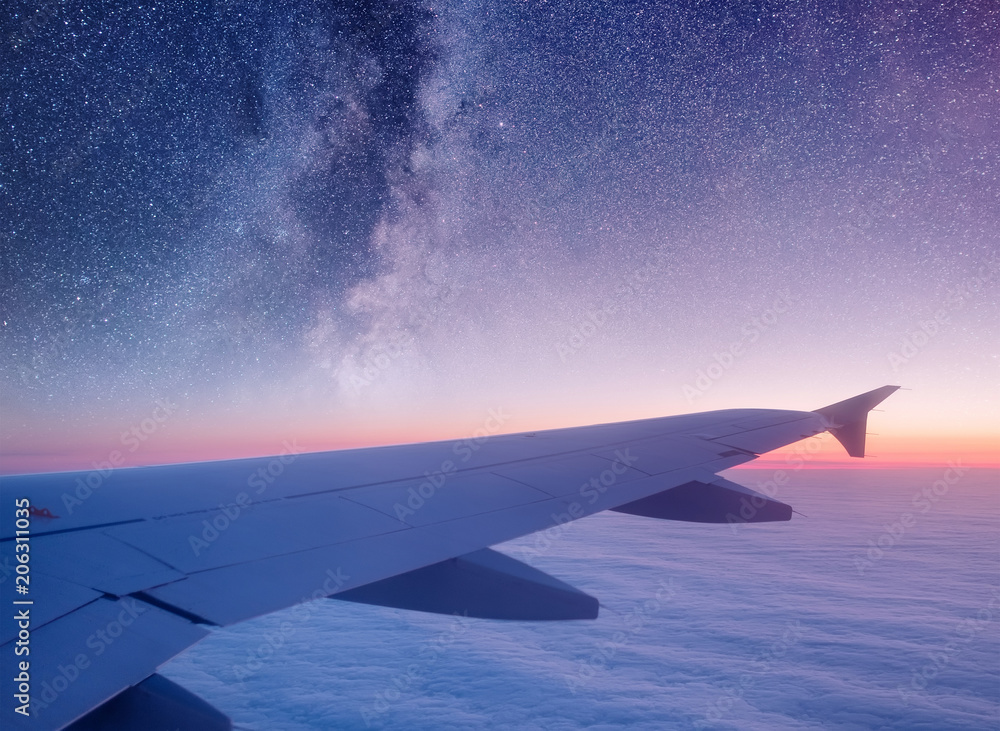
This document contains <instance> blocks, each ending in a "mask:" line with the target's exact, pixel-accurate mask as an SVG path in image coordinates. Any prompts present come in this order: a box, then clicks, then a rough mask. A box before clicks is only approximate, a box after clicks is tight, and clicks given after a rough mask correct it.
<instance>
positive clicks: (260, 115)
mask: <svg viewBox="0 0 1000 731" xmlns="http://www.w3.org/2000/svg"><path fill="white" fill-rule="evenodd" d="M11 8H12V10H10V11H9V12H7V13H5V14H4V15H5V17H4V18H3V19H2V21H0V23H2V27H0V30H2V33H0V63H2V73H0V85H2V86H3V92H4V93H3V95H2V106H0V125H2V129H3V134H2V135H0V232H2V233H0V236H2V238H0V245H2V250H0V471H3V472H24V471H32V472H37V471H51V470H57V469H71V468H76V469H81V468H83V469H88V468H90V466H91V465H92V464H94V463H95V461H100V460H105V459H107V457H108V455H109V454H110V453H111V452H112V451H113V450H122V447H123V445H126V444H127V445H128V446H129V449H126V450H124V451H125V456H126V461H127V464H129V465H133V464H149V463H158V462H168V461H189V460H196V459H212V458H222V457H237V456H249V455H255V454H275V453H279V452H281V451H283V450H284V449H287V448H288V446H287V445H289V444H292V445H294V446H295V448H296V449H299V450H318V449H332V448H339V447H350V446H360V445H366V444H377V443H391V442H412V441H422V440H426V439H433V438H450V437H460V436H467V435H468V434H470V433H472V432H473V431H474V430H476V429H478V428H482V427H483V425H484V424H485V423H487V422H488V420H489V416H490V410H491V409H492V410H494V412H496V410H501V412H502V413H503V414H504V419H503V420H502V422H503V423H502V425H501V427H500V428H501V430H502V431H520V430H531V429H540V428H548V427H558V426H571V425H575V424H587V423H596V422H604V421H616V420H622V419H634V418H644V417H651V416H660V415H666V414H672V413H686V412H691V411H703V410H710V409H716V408H731V407H742V406H748V407H773V408H795V409H813V408H818V407H820V406H823V405H826V404H828V403H832V402H835V401H839V400H841V399H844V398H847V397H849V396H852V395H854V394H856V393H860V392H862V391H867V390H870V389H872V388H875V387H878V386H881V385H884V384H887V383H894V384H899V385H902V386H905V387H908V388H911V389H912V390H909V391H901V392H899V393H898V394H896V395H895V396H893V398H892V399H890V400H889V401H888V402H886V404H885V405H884V408H885V412H884V413H879V414H876V415H875V416H873V419H872V422H871V426H872V429H871V431H873V432H877V433H878V436H873V437H871V438H870V445H871V447H872V448H871V449H870V451H872V452H875V454H876V455H877V458H876V460H875V463H876V464H878V460H883V461H884V462H887V463H889V462H891V463H894V464H898V463H902V462H920V461H926V460H930V459H933V460H939V461H944V460H946V459H964V460H966V461H967V462H974V463H986V464H997V463H1000V448H998V444H1000V419H998V417H997V413H1000V403H998V401H1000V399H998V391H1000V389H998V383H1000V362H998V360H1000V324H998V323H1000V318H998V309H1000V308H998V300H1000V240H998V234H997V223H998V219H1000V122H998V120H1000V59H998V54H1000V52H998V50H997V49H998V48H1000V9H998V8H997V7H996V5H995V4H993V3H989V2H958V1H957V0H956V2H945V3H937V2H935V3H929V2H889V3H866V2H855V1H854V0H840V1H839V2H832V3H828V2H818V1H815V2H798V3H784V2H755V3H736V2H720V3H704V2H694V1H688V2H617V1H616V2H604V3H602V2H559V3H556V2H544V1H542V0H538V1H532V2H523V3H506V2H505V3H490V2H450V1H444V2H435V3H430V4H424V3H409V2H384V3H377V2H374V3H366V2H350V3H322V2H309V1H306V0H303V1H301V2H299V1H294V0H293V2H282V3H265V2H243V1H242V0H231V1H228V2H227V1H223V2H182V1H180V0H177V1H174V2H167V3H160V2H155V1H148V0H147V1H143V2H97V3H73V2H56V1H55V0H30V1H27V2H25V1H21V0H17V1H15V2H13V3H12V4H11ZM490 423H494V422H490ZM135 430H138V434H139V436H135V435H136V432H135ZM129 434H132V435H133V438H132V439H131V440H128V439H127V435H129ZM133 444H134V445H135V449H134V450H131V449H130V448H131V445H133ZM817 461H818V462H823V463H824V464H827V463H838V464H839V463H847V462H848V461H849V459H848V458H846V457H842V456H841V455H840V453H839V447H837V446H836V445H835V444H833V443H832V441H831V440H829V439H827V440H825V441H823V442H822V446H821V449H820V451H819V453H818V456H817ZM868 464H869V465H870V464H872V462H869V463H868Z"/></svg>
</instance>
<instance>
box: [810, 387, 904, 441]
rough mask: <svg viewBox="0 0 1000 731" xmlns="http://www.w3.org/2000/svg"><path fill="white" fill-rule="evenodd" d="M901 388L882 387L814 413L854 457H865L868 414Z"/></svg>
mask: <svg viewBox="0 0 1000 731" xmlns="http://www.w3.org/2000/svg"><path fill="white" fill-rule="evenodd" d="M898 388H899V386H882V388H876V389H875V390H874V391H869V392H868V393H863V394H861V395H860V396H855V397H854V398H849V399H847V400H846V401H840V402H838V403H835V404H831V405H830V406H824V407H823V408H822V409H816V410H815V412H814V413H817V414H819V415H821V416H822V417H823V418H824V419H825V420H826V422H827V431H829V432H830V433H831V434H833V436H835V437H836V438H837V441H838V442H840V443H841V444H843V445H844V449H846V450H847V453H848V454H849V455H851V456H852V457H864V456H865V430H866V429H867V428H868V412H869V411H871V410H872V409H874V408H875V407H876V406H878V405H879V404H880V403H882V402H883V401H885V400H886V399H887V398H889V396H891V395H892V394H893V393H894V392H895V391H896V389H898Z"/></svg>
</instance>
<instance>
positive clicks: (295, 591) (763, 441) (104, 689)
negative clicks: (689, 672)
mask: <svg viewBox="0 0 1000 731" xmlns="http://www.w3.org/2000/svg"><path fill="white" fill-rule="evenodd" d="M896 388H897V387H895V386H885V387H883V388H880V389H876V390H875V391H871V392H869V393H867V394H862V395H860V396H857V397H854V398H853V399H848V400H847V401H842V402H840V403H838V404H833V405H832V406H828V407H825V408H823V409H819V410H817V411H784V410H767V409H734V410H726V411H713V412H706V413H700V414H689V415H684V416H668V417H662V418H655V419H645V420H641V421H632V422H623V423H617V424H601V425H595V426H586V427H576V428H570V429H557V430H551V431H540V432H532V433H523V434H509V435H498V436H477V437H472V438H469V439H464V440H459V441H454V442H432V443H427V444H414V445H400V446H391V447H375V448H368V449H356V450H346V451H337V452H324V453H313V454H294V453H292V452H288V453H286V454H283V455H280V456H277V457H267V458H259V459H242V460H230V461H221V462H207V463H194V464H179V465H168V466H161V467H136V468H128V469H117V470H109V471H105V472H101V471H100V470H95V471H93V472H69V473H54V474H40V475H18V476H5V477H0V497H2V506H0V516H2V525H0V586H2V587H3V594H4V604H5V605H6V606H5V607H4V610H3V615H2V621H0V643H2V644H0V657H2V660H0V672H2V677H3V678H4V684H5V686H4V693H3V694H2V697H3V708H2V719H0V723H2V725H3V727H4V728H11V729H61V728H67V727H69V728H72V729H75V730H77V731H79V730H80V729H89V728H103V729H107V728H140V727H141V728H144V729H150V730H152V729H156V728H161V727H162V728H177V727H181V728H195V727H196V728H220V729H223V728H230V727H231V726H230V725H229V720H228V719H227V718H226V717H225V716H224V715H223V714H221V713H220V712H219V711H217V710H215V709H214V708H212V707H211V706H209V705H208V704H206V703H205V702H204V701H202V700H201V699H199V698H197V696H194V695H193V694H191V693H189V692H188V691H186V690H184V689H183V688H180V687H179V686H177V685H175V684H173V683H171V682H170V681H168V680H166V679H165V678H162V677H161V676H159V675H156V670H157V668H159V667H160V666H162V665H163V664H164V663H166V662H167V661H168V660H170V659H171V658H172V657H174V656H175V655H177V654H178V653H180V652H182V651H183V650H184V649H186V648H187V647H189V646H191V645H193V644H194V643H196V642H198V641H199V640H200V639H202V638H203V637H205V636H206V635H207V634H208V633H210V632H211V631H212V630H213V628H216V627H224V626H227V625H231V624H235V623H237V622H241V621H243V620H246V619H250V618H252V617H256V616H259V615H262V614H266V613H269V612H274V611H277V610H279V609H283V608H286V607H290V606H293V605H295V604H298V603H300V602H303V601H310V600H313V599H317V598H321V597H330V596H332V597H334V598H338V599H344V600H348V601H354V602H362V603H369V604H378V605H385V606H394V607H401V608H407V609H417V610H422V611H432V612H442V613H451V612H465V613H467V614H468V615H469V616H474V617H486V618H500V619H504V618H506V619H538V620H559V619H583V618H593V617H596V616H597V610H598V603H597V600H596V599H594V598H593V597H590V596H588V595H586V594H584V593H583V592H581V591H579V590H577V589H575V588H574V587H572V586H569V585H567V584H565V583H563V582H561V581H559V580H558V579H556V578H554V577H551V576H548V575H547V574H544V573H543V572H541V571H539V570H537V569H535V568H533V567H531V566H528V565H526V564H524V563H521V562H519V561H516V560H515V559H513V558H511V557H508V556H505V555H504V554H501V553H498V552H496V551H493V550H491V549H489V546H492V545H495V544H498V543H501V542H504V541H507V540H511V539H513V538H517V537H519V536H523V535H526V534H529V533H533V532H536V531H542V530H546V529H550V528H553V527H554V526H558V525H560V524H562V523H566V522H569V521H571V520H576V519H578V518H582V517H584V516H587V515H591V514H593V513H597V512H600V511H602V510H609V509H610V510H618V511H620V512H625V513H630V514H634V515H644V516H648V517H654V518H661V519H672V520H688V521H697V522H709V523H732V522H738V523H743V522H760V521H772V520H789V519H790V518H791V508H790V507H789V506H787V505H785V504H784V503H781V502H778V501H776V500H774V499H772V498H771V497H768V496H766V495H761V494H759V493H756V492H754V491H752V490H749V489H748V488H745V487H743V486H742V485H738V484H736V483H734V482H731V481H729V480H726V479H724V478H722V477H719V476H718V475H717V474H716V473H717V472H719V471H721V470H725V469H727V468H730V467H734V466H736V465H740V464H743V463H746V462H749V461H751V460H753V459H755V458H756V457H757V456H758V455H760V454H762V453H764V452H767V451H770V450H772V449H776V448H778V447H781V446H784V445H787V444H791V443H793V442H796V441H798V440H800V439H803V438H805V437H811V436H814V435H816V434H819V433H821V432H824V431H830V432H831V433H833V434H834V436H836V437H837V438H838V439H839V440H840V441H841V442H842V443H843V444H844V446H845V448H847V450H848V452H849V453H850V454H851V455H853V456H859V457H860V456H863V455H864V433H865V423H866V419H867V414H868V411H869V410H870V409H872V408H874V406H876V405H877V404H878V403H880V402H881V401H882V400H883V399H885V398H886V397H888V396H889V395H890V394H891V393H892V392H893V391H895V390H896ZM11 679H14V680H15V693H14V694H13V695H12V694H11V693H9V692H7V688H8V687H9V686H8V685H6V684H7V683H9V682H10V681H11ZM116 724H117V725H116ZM157 724H159V725H157Z"/></svg>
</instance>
